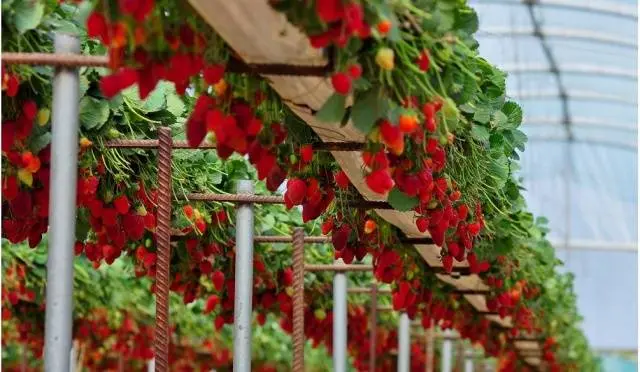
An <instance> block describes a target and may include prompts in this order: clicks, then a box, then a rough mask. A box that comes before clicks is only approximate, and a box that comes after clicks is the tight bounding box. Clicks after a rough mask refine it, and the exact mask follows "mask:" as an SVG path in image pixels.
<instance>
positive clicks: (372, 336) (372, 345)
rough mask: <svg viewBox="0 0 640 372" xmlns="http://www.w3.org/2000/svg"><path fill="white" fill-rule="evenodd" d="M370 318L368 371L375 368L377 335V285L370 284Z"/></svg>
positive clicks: (370, 371)
mask: <svg viewBox="0 0 640 372" xmlns="http://www.w3.org/2000/svg"><path fill="white" fill-rule="evenodd" d="M369 306H370V308H371V315H370V316H371V318H370V319H369V372H375V370H376V340H377V337H378V311H377V310H378V285H377V284H376V283H373V284H371V304H370V305H369Z"/></svg>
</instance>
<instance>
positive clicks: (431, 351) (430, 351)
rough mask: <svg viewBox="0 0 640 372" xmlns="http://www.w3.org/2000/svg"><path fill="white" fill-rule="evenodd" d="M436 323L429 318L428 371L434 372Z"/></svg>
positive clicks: (426, 369)
mask: <svg viewBox="0 0 640 372" xmlns="http://www.w3.org/2000/svg"><path fill="white" fill-rule="evenodd" d="M435 331H436V330H435V324H433V319H429V329H428V330H427V335H426V337H427V340H426V341H427V361H426V363H425V364H426V368H425V371H426V372H433V359H434V358H433V355H434V353H435V345H434V340H435V337H434V333H435Z"/></svg>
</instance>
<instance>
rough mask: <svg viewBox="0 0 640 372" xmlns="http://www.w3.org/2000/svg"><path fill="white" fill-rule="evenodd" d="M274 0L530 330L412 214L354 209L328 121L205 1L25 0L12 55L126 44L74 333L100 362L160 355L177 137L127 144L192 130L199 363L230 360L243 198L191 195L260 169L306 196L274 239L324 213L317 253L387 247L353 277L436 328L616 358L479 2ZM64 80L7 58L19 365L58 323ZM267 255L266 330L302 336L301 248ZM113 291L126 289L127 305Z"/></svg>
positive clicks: (187, 286)
mask: <svg viewBox="0 0 640 372" xmlns="http://www.w3.org/2000/svg"><path fill="white" fill-rule="evenodd" d="M5 3H6V4H7V5H8V6H6V7H4V5H5ZM270 4H272V5H273V7H274V9H276V10H277V11H280V12H282V13H283V14H284V15H285V16H286V17H287V19H288V20H289V21H290V22H291V23H292V24H294V25H296V26H297V27H299V28H300V30H302V31H303V32H304V33H305V34H307V35H308V36H309V40H310V43H311V45H312V46H313V47H316V48H327V50H328V51H329V53H331V58H330V59H331V60H332V61H333V68H334V71H333V72H331V73H330V74H329V76H328V77H329V78H330V81H331V84H332V86H333V88H334V90H335V94H333V95H332V96H331V97H330V98H329V99H328V101H327V102H326V103H325V104H324V105H323V107H322V108H321V109H320V110H319V111H317V112H315V113H314V115H315V116H316V118H317V119H318V120H321V121H324V122H328V123H335V125H336V126H341V125H346V124H347V122H348V123H350V124H349V125H353V126H355V127H356V128H357V129H358V130H360V131H361V132H362V133H363V134H364V135H365V138H366V142H365V143H364V151H363V152H362V159H363V161H364V164H365V165H366V167H365V168H364V169H363V170H362V172H363V174H362V176H363V178H364V180H365V183H366V185H367V187H368V188H369V189H370V190H371V191H372V192H374V193H376V194H379V195H381V196H383V197H385V198H386V199H387V201H388V203H389V204H390V205H391V206H392V207H393V208H394V209H396V210H399V211H413V212H415V224H416V227H417V228H418V230H420V231H421V232H424V233H425V234H426V233H428V234H429V235H430V236H431V237H432V239H433V240H434V242H435V244H436V245H437V246H439V247H441V249H442V251H441V259H442V266H443V267H444V268H445V270H447V271H451V270H452V267H453V264H454V261H457V262H463V261H466V262H468V264H469V266H470V270H471V272H473V273H475V274H478V275H480V277H481V278H482V279H483V280H484V281H485V283H487V284H488V285H489V286H490V287H491V288H492V291H493V292H492V293H490V294H488V295H487V307H488V308H489V310H490V311H497V312H498V313H499V314H500V317H502V318H505V317H511V319H512V320H513V324H514V327H513V328H511V329H503V328H499V327H497V326H495V324H492V323H491V322H490V321H489V320H487V319H486V318H485V317H483V316H480V315H478V314H476V313H475V312H474V309H473V308H472V307H471V305H470V304H469V303H467V302H466V301H465V300H464V299H463V298H462V296H460V295H456V294H453V292H452V290H453V287H451V286H449V285H447V284H445V283H443V282H441V281H439V280H438V279H437V278H436V276H435V275H434V273H433V272H432V271H431V270H430V268H429V267H428V266H427V265H426V263H425V262H424V260H423V259H422V257H421V256H420V255H419V254H418V252H417V251H416V250H415V248H414V247H413V246H408V245H403V244H401V243H400V238H401V237H402V236H403V232H402V231H400V230H399V229H398V228H396V227H395V226H393V225H391V224H389V223H388V222H386V221H385V220H383V219H381V218H380V217H379V216H378V215H377V214H375V213H374V212H373V211H368V210H362V209H353V208H351V207H350V203H351V202H353V201H357V200H360V199H361V198H362V197H361V196H360V193H359V192H358V191H357V190H356V189H355V188H354V187H353V186H352V185H351V181H350V179H349V177H348V176H347V175H346V174H345V173H344V172H343V171H342V170H341V169H340V167H339V166H338V164H337V163H336V162H335V160H334V158H333V157H332V155H331V154H330V153H328V152H323V151H318V150H317V148H318V147H319V143H320V142H321V140H320V138H319V137H318V136H317V135H316V134H315V133H314V132H313V130H312V129H311V128H310V127H309V126H307V125H306V123H305V122H304V121H302V120H301V119H300V118H298V117H297V116H296V115H295V114H294V113H292V112H291V110H290V109H289V108H288V107H287V106H286V104H285V102H283V101H282V99H281V98H280V97H279V96H278V95H277V93H276V92H274V91H273V90H272V89H271V88H270V87H269V84H268V82H267V81H265V80H264V79H263V78H261V77H260V76H259V75H257V74H251V73H233V72H230V71H232V70H233V68H231V67H230V65H229V63H231V62H229V61H230V58H231V57H233V58H234V59H235V58H237V57H236V56H234V52H233V51H232V50H231V49H230V48H228V46H227V45H226V44H225V42H224V41H223V40H222V39H221V38H220V37H219V36H218V35H217V34H216V33H215V31H214V30H212V29H211V28H210V27H209V26H208V25H207V24H206V23H205V22H204V21H203V20H202V19H201V18H200V17H199V16H198V15H197V13H196V12H195V11H194V10H193V9H191V8H190V7H189V5H188V4H187V3H186V2H181V1H172V0H156V1H152V0H146V1H118V2H115V1H112V2H109V1H104V2H103V1H80V2H70V3H67V2H61V3H58V2H53V1H40V0H38V1H30V0H14V1H5V2H4V3H3V20H2V22H3V23H2V35H3V40H2V48H3V51H5V52H10V51H13V52H48V53H51V52H53V50H52V49H53V48H52V41H51V40H52V32H54V31H61V32H72V33H75V34H78V35H80V37H81V39H82V53H83V54H85V55H105V54H107V55H109V60H110V62H109V69H106V68H82V69H80V79H81V84H80V87H81V92H80V93H81V94H80V97H81V99H80V117H79V119H80V132H79V137H80V143H79V169H78V183H77V195H78V197H77V205H78V219H77V236H76V237H77V243H76V246H75V250H76V254H77V256H78V257H77V262H76V283H75V290H76V295H75V296H76V298H75V303H76V308H77V309H78V311H76V313H75V314H74V317H75V318H74V319H75V322H76V324H75V327H74V336H75V339H76V340H78V341H79V342H81V343H84V344H85V345H86V353H87V354H86V355H87V356H89V355H90V357H88V359H87V360H92V361H93V362H91V363H95V364H89V362H87V364H86V366H87V367H93V368H98V369H100V368H107V367H106V366H108V365H112V364H113V363H117V362H118V360H117V359H114V358H113V351H114V350H118V351H121V352H122V353H123V354H124V355H125V356H126V361H127V362H128V363H132V364H131V368H142V366H143V364H140V363H141V362H143V361H144V360H148V359H149V358H151V357H152V350H151V349H150V347H151V341H150V340H151V339H152V337H153V329H152V320H153V317H152V315H153V310H152V307H151V303H152V302H153V297H152V294H153V292H154V285H153V279H154V277H155V263H156V262H155V260H156V253H155V251H156V247H155V226H156V221H155V215H156V208H157V203H156V198H157V191H156V188H157V166H156V154H155V152H153V151H148V150H136V149H111V148H107V147H106V144H107V142H108V141H109V140H112V139H150V138H156V137H157V136H156V131H157V129H158V127H160V126H170V127H171V128H172V131H173V135H174V138H175V139H186V140H187V141H188V143H189V144H190V145H191V146H193V147H197V146H198V145H200V144H202V143H214V144H215V145H216V149H215V150H204V149H200V150H174V152H173V165H172V167H173V194H174V195H173V204H172V211H173V221H172V226H173V228H174V229H175V230H176V232H178V231H179V233H177V234H176V235H177V236H176V237H174V240H175V242H174V245H173V249H172V257H171V274H172V275H171V277H172V286H171V290H172V292H173V293H175V295H176V296H175V298H174V300H173V302H174V303H175V304H174V303H172V314H174V313H175V316H174V317H173V318H172V324H174V325H175V328H174V330H173V332H174V336H175V339H174V340H173V342H174V345H173V346H172V352H173V353H174V354H173V355H174V357H175V358H176V359H175V360H176V363H179V362H178V361H179V360H184V361H185V366H184V368H185V370H194V369H193V368H195V366H194V365H193V363H192V364H191V365H189V364H188V363H186V361H194V360H199V359H197V358H195V357H194V355H196V354H194V353H199V354H198V355H200V356H199V357H198V358H200V357H202V358H204V359H202V361H203V363H205V364H206V365H209V366H210V365H211V363H214V364H215V365H219V366H220V368H224V367H225V366H226V367H227V368H230V364H229V362H230V354H229V353H228V347H229V345H230V341H229V340H230V338H229V334H230V327H229V326H228V325H230V324H232V323H233V298H234V294H233V291H234V281H233V278H234V272H233V271H234V267H235V264H234V260H235V250H234V241H233V239H234V235H235V229H234V209H233V205H232V204H227V203H205V202H188V201H187V200H186V194H188V193H191V192H212V193H233V192H234V191H235V181H237V180H239V179H254V180H257V181H260V182H258V183H257V184H256V185H257V186H256V189H257V190H256V191H257V193H260V194H267V193H274V192H280V191H279V190H282V188H281V186H282V185H283V184H284V185H285V186H286V188H284V189H285V190H286V191H284V200H285V202H286V205H284V206H270V205H256V206H255V211H256V233H257V234H263V235H288V234H290V232H291V228H292V227H293V226H304V228H305V231H306V233H307V234H308V235H320V234H324V235H329V236H331V240H332V243H331V244H330V245H319V246H315V245H314V246H309V247H307V249H306V260H307V262H311V263H319V262H325V263H328V262H332V260H333V259H334V258H342V259H343V260H344V261H345V262H348V263H351V262H359V261H364V262H368V263H372V264H373V266H374V273H373V275H371V274H369V273H364V274H354V275H351V276H350V283H351V284H353V285H360V286H366V285H368V284H369V283H371V280H372V279H373V278H375V279H376V280H377V281H378V282H379V283H383V284H384V285H389V286H391V288H392V290H393V294H392V296H391V298H390V300H391V303H392V305H393V308H394V309H395V310H403V311H406V312H407V313H408V314H409V315H410V317H411V318H413V319H420V320H422V321H423V325H424V326H425V327H428V326H429V324H430V323H429V319H434V321H435V322H436V323H437V324H438V325H439V326H440V328H443V329H447V328H454V329H456V330H457V331H458V332H459V333H460V334H461V335H462V337H464V338H465V339H469V340H470V341H471V342H472V343H474V344H477V345H480V346H482V348H483V349H484V351H485V352H486V354H487V355H489V356H494V357H499V358H500V359H501V368H502V370H505V371H508V370H520V369H522V370H526V369H528V368H529V366H528V365H527V364H526V363H524V361H523V360H520V359H518V357H517V355H516V353H515V351H514V346H513V342H512V341H509V339H510V338H513V337H516V336H518V335H525V334H534V335H538V336H541V337H542V339H541V345H542V348H543V354H542V356H543V360H544V361H545V362H547V363H549V366H550V368H551V370H576V371H577V370H579V371H589V370H595V369H597V363H596V360H595V359H594V357H593V355H592V354H591V352H590V351H589V348H588V345H587V342H586V339H585V337H584V335H583V334H582V332H581V330H580V328H579V327H580V320H581V319H580V316H579V315H578V314H577V312H576V304H575V295H574V293H573V288H572V277H571V276H570V275H569V274H559V273H557V272H556V267H557V266H558V265H559V264H561V263H560V262H559V261H558V260H557V259H556V258H555V256H554V252H553V248H552V247H551V245H550V244H549V242H548V241H547V240H546V239H545V234H546V232H547V229H546V226H545V223H546V221H545V220H544V219H543V218H537V219H536V218H534V217H533V215H532V214H531V213H529V212H528V211H527V210H526V205H525V202H524V199H523V197H522V194H521V186H520V182H519V180H517V178H516V176H515V174H516V172H517V170H518V151H522V150H524V146H525V142H526V136H525V135H524V133H523V132H521V131H520V130H519V129H518V128H519V126H520V124H521V120H522V111H521V109H520V107H519V106H518V105H517V104H516V103H515V102H511V101H506V100H505V75H504V73H502V72H501V71H499V70H498V69H496V68H495V67H493V66H492V65H490V64H489V63H488V62H487V61H485V60H484V59H482V58H481V57H480V56H478V53H477V42H476V41H475V39H473V33H474V32H475V31H476V29H477V23H478V20H477V17H476V15H475V13H474V12H473V10H472V9H470V8H468V7H467V6H466V4H465V2H464V1H446V2H445V1H437V2H436V1H426V0H423V1H417V2H404V1H400V2H392V3H390V4H387V3H386V2H382V1H367V2H364V1H341V0H330V1H319V0H318V1H313V2H296V1H272V2H270ZM9 5H10V6H9ZM52 78H53V70H52V69H51V68H48V67H33V66H27V65H6V66H5V65H3V66H2V92H3V100H2V109H3V111H2V155H3V162H2V208H3V213H2V216H3V217H2V218H3V220H2V237H3V238H5V239H6V240H3V274H4V276H3V278H5V283H6V281H7V280H10V281H11V284H9V285H5V286H3V292H2V301H3V335H4V334H5V332H6V334H11V335H12V336H10V337H5V338H3V339H4V340H6V341H3V343H4V344H6V345H11V347H14V348H9V349H6V351H3V361H4V360H5V359H6V360H8V361H13V360H19V359H20V353H21V352H23V350H24V349H25V347H26V348H27V349H28V350H29V353H30V356H31V357H33V359H32V358H30V359H29V360H33V361H32V362H31V363H32V366H33V367H34V368H35V367H36V364H37V363H38V362H37V360H36V359H37V358H40V357H41V353H42V342H43V338H42V328H43V326H44V308H45V304H44V290H43V288H44V278H45V274H44V268H45V267H44V258H43V257H45V256H44V255H46V250H45V249H44V248H42V247H43V246H44V244H43V242H42V241H41V240H42V239H43V237H45V236H46V232H47V230H48V216H49V211H48V206H49V200H48V198H49V179H50V172H49V163H50V149H49V142H50V137H51V134H50V124H51V123H50V110H51V103H52V101H51V81H52ZM25 244H27V245H28V246H30V247H31V248H32V249H33V251H32V252H29V251H28V250H26V249H25ZM255 251H256V253H255V257H254V272H255V274H254V301H253V307H254V311H255V313H256V323H257V325H261V327H257V328H256V329H257V330H258V331H257V332H255V333H256V337H264V339H269V340H270V342H269V343H270V344H271V345H272V346H269V347H273V348H280V346H281V345H283V341H282V338H283V337H284V336H282V335H281V334H280V333H278V332H276V331H275V327H276V326H275V322H276V320H277V323H278V326H277V327H279V328H281V329H282V330H284V331H285V332H291V328H292V323H291V306H292V304H291V295H292V291H291V280H292V271H291V247H290V246H288V245H286V244H273V245H267V244H258V245H256V249H255ZM5 252H6V253H5ZM5 255H6V257H7V258H6V260H5ZM79 272H81V273H82V274H78V273H79ZM7 278H9V279H7ZM87 278H90V279H87ZM331 281H332V278H331V275H329V274H307V275H306V277H305V286H306V290H307V291H308V292H307V293H306V294H305V314H306V315H305V334H306V336H307V338H308V339H309V340H310V343H311V345H312V346H314V347H319V346H323V347H325V348H326V349H327V350H329V351H330V350H331V326H330V324H331V319H332V316H331ZM96 283H103V284H104V285H99V286H96ZM109 283H113V285H111V284H109ZM130 288H131V289H130ZM134 288H135V290H133V289H134ZM113 298H116V299H117V300H116V303H117V304H119V305H116V306H113V307H112V306H111V305H110V304H111V303H112V302H111V301H112V300H113ZM178 299H180V300H178ZM350 301H351V300H350ZM178 302H182V304H183V305H180V304H178ZM366 302H367V298H366V297H361V298H357V299H355V300H354V302H353V306H352V307H350V311H349V317H350V319H349V333H348V336H349V353H350V355H351V357H352V362H353V366H354V367H355V368H356V369H363V368H366V366H367V363H368V352H369V346H368V334H367V328H368V325H367V319H368V316H367V311H366V310H367V306H366ZM80 304H82V305H80ZM174 305H175V306H174ZM185 306H186V307H185ZM177 308H179V309H180V311H178V310H176V309H177ZM123 314H126V316H125V315H123ZM29 327H31V328H29ZM34 327H35V328H37V330H34V329H33V328H34ZM395 327H396V322H395V319H394V318H393V317H392V316H391V317H383V318H382V319H381V323H380V326H379V328H378V329H379V331H378V332H379V334H378V340H379V342H378V349H379V353H378V354H377V355H378V358H379V365H380V368H381V370H389V368H392V366H393V364H391V363H394V362H393V358H392V357H391V355H390V354H389V353H388V351H389V350H391V349H394V348H395V347H396V344H397V342H396V341H395V337H396V336H395V331H394V329H395ZM87 328H90V329H91V330H92V331H91V332H85V331H86V329H87ZM101 329H103V330H104V331H98V330H101ZM83 330H85V331H83ZM214 330H215V331H214ZM107 339H109V340H110V341H107ZM203 339H205V340H206V341H204V342H201V340H203ZM194 340H198V341H197V342H194ZM105 345H111V346H112V347H106V346H105ZM142 346H144V347H142ZM207 347H209V349H207ZM414 349H416V350H415V353H413V354H412V363H413V364H414V365H415V368H416V369H418V370H420V369H421V368H422V367H420V366H421V365H422V364H421V363H424V354H421V352H419V351H418V350H422V349H421V348H420V347H418V344H417V343H416V344H414ZM3 350H4V349H3ZM12 350H13V351H15V353H13V352H12ZM202 350H204V352H203V353H200V351H202ZM268 350H271V349H269V348H266V349H265V352H264V353H262V354H261V355H260V356H256V358H257V360H259V361H261V362H262V361H263V362H264V363H263V364H264V365H265V366H266V367H265V368H271V367H273V368H284V369H285V370H286V369H287V367H288V364H287V363H288V362H289V360H290V356H289V355H288V354H286V353H285V352H284V350H281V349H279V350H280V352H279V353H275V352H274V353H271V352H267V351H268ZM287 350H289V349H287ZM309 352H311V351H309ZM274 355H279V357H278V358H280V359H278V358H275V359H276V360H273V359H270V358H271V357H273V356H274ZM36 357H37V358H36ZM181 358H182V359H181ZM318 358H321V357H320V356H318ZM109 363H112V364H109ZM136 363H137V364H136ZM176 365H178V364H176ZM269 366H271V367H269ZM387 367H388V368H387ZM189 368H192V369H189ZM100 370H101V369H100ZM195 370H197V369H195ZM265 370H268V369H265Z"/></svg>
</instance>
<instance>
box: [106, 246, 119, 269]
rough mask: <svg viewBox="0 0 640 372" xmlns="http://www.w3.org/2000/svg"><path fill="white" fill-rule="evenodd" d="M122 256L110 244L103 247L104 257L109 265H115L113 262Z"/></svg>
mask: <svg viewBox="0 0 640 372" xmlns="http://www.w3.org/2000/svg"><path fill="white" fill-rule="evenodd" d="M119 255H120V251H119V250H118V249H117V248H116V247H114V246H112V245H109V244H105V245H103V246H102V256H104V258H105V260H106V261H107V263H108V264H109V265H111V264H112V263H113V260H114V259H115V258H116V257H117V256H119Z"/></svg>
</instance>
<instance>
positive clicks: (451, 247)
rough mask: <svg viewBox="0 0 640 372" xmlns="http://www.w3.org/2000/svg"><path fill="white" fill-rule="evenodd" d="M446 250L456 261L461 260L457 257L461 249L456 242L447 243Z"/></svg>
mask: <svg viewBox="0 0 640 372" xmlns="http://www.w3.org/2000/svg"><path fill="white" fill-rule="evenodd" d="M447 252H448V253H449V255H450V256H452V257H453V258H455V259H456V261H458V262H460V261H462V260H461V259H460V260H459V259H458V258H459V257H460V253H461V249H460V246H459V245H458V243H455V242H449V243H447ZM462 253H463V254H464V252H462Z"/></svg>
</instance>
